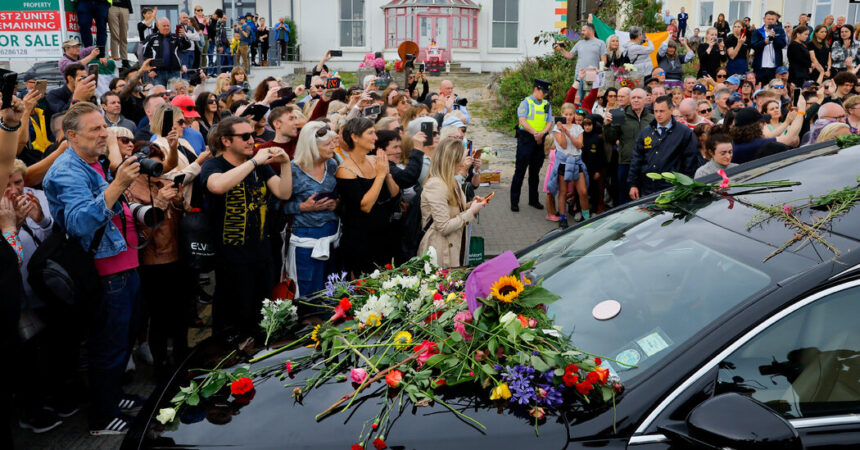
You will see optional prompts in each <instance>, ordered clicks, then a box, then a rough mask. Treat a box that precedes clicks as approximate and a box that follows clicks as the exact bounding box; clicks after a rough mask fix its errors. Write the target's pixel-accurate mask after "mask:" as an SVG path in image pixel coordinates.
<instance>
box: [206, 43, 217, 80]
mask: <svg viewBox="0 0 860 450" xmlns="http://www.w3.org/2000/svg"><path fill="white" fill-rule="evenodd" d="M208 42H209V43H208V44H207V45H206V67H207V68H208V70H207V71H206V74H207V75H218V72H216V69H215V62H216V61H217V57H216V55H215V53H216V52H217V50H218V44H217V43H216V42H215V39H209V41H208Z"/></svg>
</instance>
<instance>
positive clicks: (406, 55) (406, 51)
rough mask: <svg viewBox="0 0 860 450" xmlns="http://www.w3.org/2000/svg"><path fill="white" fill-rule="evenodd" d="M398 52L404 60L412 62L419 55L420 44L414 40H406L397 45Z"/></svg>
mask: <svg viewBox="0 0 860 450" xmlns="http://www.w3.org/2000/svg"><path fill="white" fill-rule="evenodd" d="M397 54H398V55H399V56H400V59H401V60H402V61H405V62H406V63H411V62H412V61H414V60H415V58H417V57H418V44H416V43H414V42H412V41H404V42H403V43H402V44H400V46H399V47H397Z"/></svg>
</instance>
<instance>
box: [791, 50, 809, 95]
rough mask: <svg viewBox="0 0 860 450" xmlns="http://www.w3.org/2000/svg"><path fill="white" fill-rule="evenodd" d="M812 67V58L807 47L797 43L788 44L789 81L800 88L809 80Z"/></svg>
mask: <svg viewBox="0 0 860 450" xmlns="http://www.w3.org/2000/svg"><path fill="white" fill-rule="evenodd" d="M810 67H812V58H810V56H809V49H808V48H807V47H806V45H805V44H802V43H800V42H797V41H792V42H791V43H790V44H788V80H789V81H791V82H792V83H794V85H795V86H797V87H800V86H801V85H802V84H803V82H804V81H806V80H808V79H809V68H810Z"/></svg>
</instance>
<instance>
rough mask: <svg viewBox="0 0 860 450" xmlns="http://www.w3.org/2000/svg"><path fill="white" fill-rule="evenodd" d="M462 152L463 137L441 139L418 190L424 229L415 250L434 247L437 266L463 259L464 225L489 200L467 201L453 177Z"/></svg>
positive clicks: (462, 261) (421, 252)
mask: <svg viewBox="0 0 860 450" xmlns="http://www.w3.org/2000/svg"><path fill="white" fill-rule="evenodd" d="M464 154H465V149H464V148H463V142H462V141H460V140H457V139H445V140H443V141H440V142H439V145H438V146H437V148H436V151H435V152H434V154H433V160H432V161H431V163H430V173H429V174H428V176H427V180H425V182H424V190H423V191H422V192H421V224H422V227H423V228H424V229H425V230H426V232H425V233H424V237H423V238H422V239H421V244H420V245H419V247H418V254H424V252H425V251H427V249H428V248H430V247H433V248H435V249H436V255H437V261H438V263H439V266H440V267H460V266H462V265H463V264H464V263H465V261H466V258H465V253H466V251H467V250H468V249H467V248H466V228H467V226H468V224H469V223H470V222H472V221H473V220H474V219H475V215H476V214H478V212H479V211H481V209H483V208H484V206H487V202H488V199H483V198H481V197H475V199H474V200H472V201H471V202H469V203H467V202H466V195H465V194H464V193H463V189H462V188H460V183H458V182H457V178H456V175H457V169H458V168H459V167H460V165H461V164H462V162H463V157H464Z"/></svg>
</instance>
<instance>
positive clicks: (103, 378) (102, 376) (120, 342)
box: [43, 102, 175, 435]
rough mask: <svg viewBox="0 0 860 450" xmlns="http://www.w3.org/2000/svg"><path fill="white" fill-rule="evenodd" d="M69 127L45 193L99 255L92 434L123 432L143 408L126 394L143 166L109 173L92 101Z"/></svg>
mask: <svg viewBox="0 0 860 450" xmlns="http://www.w3.org/2000/svg"><path fill="white" fill-rule="evenodd" d="M63 131H64V132H65V134H66V139H67V140H68V141H69V148H68V150H66V151H65V152H63V154H62V155H60V156H59V157H58V158H57V159H56V161H54V164H53V165H51V168H50V169H48V173H47V174H46V175H45V179H44V181H43V185H44V187H45V195H46V196H47V198H48V204H49V205H50V208H51V216H52V217H53V218H54V220H55V221H56V223H57V224H58V225H59V226H60V228H62V229H63V231H64V232H66V233H67V234H68V235H69V236H71V238H72V239H74V240H76V241H78V243H79V244H80V245H81V247H82V248H84V249H89V254H91V255H93V258H94V264H95V269H96V271H97V272H98V276H99V277H100V281H101V288H102V292H103V294H102V296H101V297H100V298H93V299H91V303H90V305H89V306H90V307H89V308H87V311H88V313H89V315H90V316H89V319H90V320H89V331H90V336H89V339H88V342H89V349H88V352H87V357H88V359H89V378H90V383H89V385H90V386H91V389H90V398H91V401H90V417H89V429H90V434H92V435H106V434H124V433H126V432H127V431H128V428H129V422H130V418H129V417H128V416H127V415H125V414H124V413H123V412H122V411H121V410H125V411H130V410H132V409H137V408H140V407H141V406H143V401H142V399H141V398H139V397H135V396H130V395H126V394H123V392H122V375H123V373H124V371H125V367H126V364H127V363H128V358H129V355H130V351H131V345H130V344H131V342H132V336H134V335H135V333H136V326H135V324H136V322H137V314H138V313H137V311H138V310H139V307H140V278H139V276H138V273H137V267H138V254H137V245H138V236H137V227H136V225H135V221H134V216H133V215H132V214H131V210H130V208H129V205H128V203H127V202H126V201H125V199H124V198H123V192H125V190H126V189H128V187H129V186H130V185H131V183H132V182H134V180H135V179H136V178H137V176H138V174H139V173H140V164H139V163H138V161H137V158H136V157H134V156H132V157H130V158H128V159H126V160H125V161H123V162H122V163H121V164H120V165H119V167H118V168H117V172H116V178H114V177H111V174H110V170H108V161H107V159H106V158H105V154H106V152H107V137H108V133H107V124H106V123H105V119H104V115H103V114H102V112H101V110H100V109H99V107H98V106H96V105H94V104H92V103H88V102H80V103H77V104H75V105H72V107H71V108H69V110H68V112H66V115H65V117H64V118H63ZM174 195H175V190H174Z"/></svg>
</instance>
